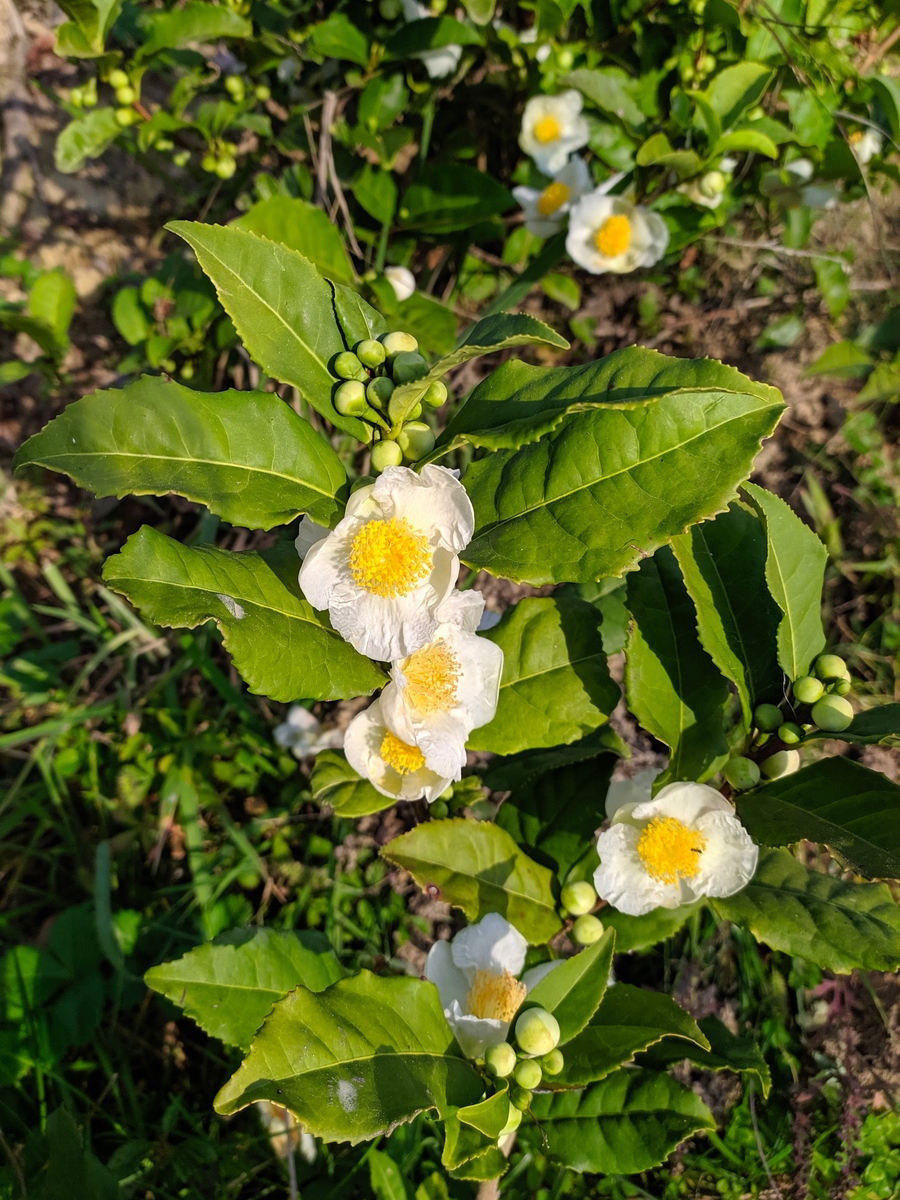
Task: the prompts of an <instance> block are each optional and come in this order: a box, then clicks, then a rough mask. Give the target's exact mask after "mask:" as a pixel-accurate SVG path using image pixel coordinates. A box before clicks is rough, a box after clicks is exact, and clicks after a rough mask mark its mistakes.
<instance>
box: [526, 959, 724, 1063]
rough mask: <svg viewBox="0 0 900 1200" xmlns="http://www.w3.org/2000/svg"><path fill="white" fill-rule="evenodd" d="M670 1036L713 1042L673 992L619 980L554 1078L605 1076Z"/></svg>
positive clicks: (699, 1043) (697, 1042)
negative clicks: (664, 991) (679, 1004)
mask: <svg viewBox="0 0 900 1200" xmlns="http://www.w3.org/2000/svg"><path fill="white" fill-rule="evenodd" d="M559 969H560V968H557V970H559ZM553 974H555V972H551V974H550V976H548V978H552V975H553ZM536 990H537V989H535V991H536ZM532 995H533V993H532ZM529 998H530V997H529ZM665 1037H677V1038H681V1039H686V1041H687V1042H693V1043H694V1044H695V1045H697V1046H701V1047H703V1048H704V1049H708V1046H709V1043H708V1042H707V1040H706V1038H705V1037H704V1035H703V1034H702V1033H701V1031H700V1029H699V1027H698V1025H697V1023H696V1022H695V1021H694V1019H693V1017H691V1016H689V1015H688V1013H686V1012H685V1011H684V1009H683V1008H680V1007H679V1006H678V1005H677V1004H676V1003H675V1001H674V1000H673V999H672V997H671V996H666V995H664V994H663V993H662V992H648V991H646V990H645V989H644V988H638V987H632V986H631V984H628V983H617V984H616V985H615V987H612V988H609V990H608V991H607V992H606V993H605V994H604V996H603V998H602V1001H601V1003H600V1007H599V1008H598V1009H597V1010H596V1012H595V1013H594V1015H593V1017H592V1018H591V1020H590V1022H589V1023H588V1025H587V1027H586V1028H585V1029H583V1030H582V1031H581V1032H580V1033H579V1034H578V1036H577V1037H576V1038H574V1039H573V1040H572V1041H571V1042H570V1043H569V1045H568V1046H567V1047H566V1052H565V1056H564V1057H565V1060H566V1065H565V1066H564V1067H563V1069H562V1072H561V1074H559V1075H557V1076H555V1077H554V1078H553V1081H552V1082H553V1084H554V1086H555V1085H559V1086H560V1087H573V1086H579V1085H582V1084H586V1083H592V1082H594V1081H595V1080H597V1079H603V1077H604V1076H606V1075H609V1073H610V1072H611V1071H615V1070H616V1069H617V1068H618V1067H620V1066H622V1064H623V1063H629V1062H631V1061H632V1059H633V1058H634V1056H635V1055H636V1054H639V1053H641V1052H642V1051H644V1050H646V1049H647V1047H648V1046H652V1045H653V1044H654V1043H655V1042H658V1041H660V1040H661V1039H662V1038H665ZM684 1054H687V1049H685V1050H684Z"/></svg>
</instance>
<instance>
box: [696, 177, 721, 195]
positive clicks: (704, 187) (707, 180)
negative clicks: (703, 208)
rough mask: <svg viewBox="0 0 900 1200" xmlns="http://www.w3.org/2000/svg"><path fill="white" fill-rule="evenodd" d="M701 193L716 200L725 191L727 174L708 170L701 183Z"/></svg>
mask: <svg viewBox="0 0 900 1200" xmlns="http://www.w3.org/2000/svg"><path fill="white" fill-rule="evenodd" d="M698 186H699V188H700V193H701V195H703V196H706V198H707V199H708V200H714V199H715V198H716V196H721V195H722V193H723V192H724V191H725V176H724V175H723V174H722V172H721V171H707V172H706V174H705V175H704V176H703V177H702V178H701V180H700V183H699V185H698Z"/></svg>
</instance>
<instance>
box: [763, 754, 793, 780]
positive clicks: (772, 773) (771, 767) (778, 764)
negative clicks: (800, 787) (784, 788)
mask: <svg viewBox="0 0 900 1200" xmlns="http://www.w3.org/2000/svg"><path fill="white" fill-rule="evenodd" d="M799 768H800V752H799V750H779V751H778V752H777V753H775V754H771V755H770V756H769V757H768V758H766V759H764V760H763V762H762V765H761V767H760V770H761V771H762V773H763V775H765V777H766V779H780V778H781V777H782V775H793V773H794V772H795V771H797V770H799Z"/></svg>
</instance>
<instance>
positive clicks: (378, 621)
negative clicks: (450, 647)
mask: <svg viewBox="0 0 900 1200" xmlns="http://www.w3.org/2000/svg"><path fill="white" fill-rule="evenodd" d="M311 524H312V522H310V525H311ZM474 528H475V514H474V512H473V510H472V503H471V501H470V500H469V497H468V495H467V494H466V489H465V488H464V487H463V486H462V484H461V483H460V482H459V480H458V479H457V478H456V474H455V473H454V472H453V471H448V470H447V468H446V467H438V466H434V465H433V464H429V465H428V466H425V467H423V468H422V471H421V474H417V473H416V472H415V471H412V470H410V469H409V467H388V468H387V470H386V471H384V472H383V473H382V474H381V475H380V476H379V477H378V479H377V480H376V482H375V483H372V484H369V485H367V486H366V487H361V488H359V489H358V490H357V491H355V492H354V493H353V494H352V495H351V497H350V499H349V501H348V503H347V509H346V512H345V514H344V516H343V518H342V520H341V521H340V522H339V523H338V525H337V527H336V528H335V529H334V530H332V532H331V533H329V534H328V535H327V536H326V537H323V538H321V539H320V540H319V541H316V542H315V543H314V544H313V545H312V546H311V547H310V548H309V549H307V550H306V557H305V559H304V562H303V566H302V567H301V568H300V588H301V591H302V592H303V594H304V596H305V597H306V599H307V600H308V601H309V602H310V604H311V605H312V606H313V608H318V609H326V608H327V609H328V614H329V616H330V617H331V623H332V625H333V626H334V628H335V629H336V630H337V632H338V633H340V634H341V636H342V637H344V638H346V640H347V641H348V642H350V644H351V645H353V646H355V647H356V649H357V650H359V651H360V653H362V654H367V655H368V656H369V658H375V659H379V660H382V661H391V662H394V661H396V660H397V659H400V658H405V657H406V656H407V655H408V654H412V653H413V651H414V650H418V649H419V647H420V646H424V645H425V643H426V642H427V641H428V640H429V639H430V638H431V637H432V636H433V635H434V631H435V629H436V628H437V626H438V624H439V623H440V620H439V617H438V616H437V609H438V607H439V606H440V605H441V603H442V602H443V601H445V600H446V599H447V597H448V596H449V595H450V593H451V591H452V590H453V585H454V584H455V583H456V577H457V575H458V574H459V559H458V558H457V555H458V554H459V552H460V551H461V550H462V549H463V548H464V547H465V546H466V544H467V543H468V542H469V540H470V539H471V537H472V533H473V531H474ZM308 530H309V527H308V526H307V527H306V529H304V526H303V525H301V537H300V538H298V550H300V552H301V553H302V547H303V545H309V540H310V539H309V536H308ZM301 538H302V540H301Z"/></svg>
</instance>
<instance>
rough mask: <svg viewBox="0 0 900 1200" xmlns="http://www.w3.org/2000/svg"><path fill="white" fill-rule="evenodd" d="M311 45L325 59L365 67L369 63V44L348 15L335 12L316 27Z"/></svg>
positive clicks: (313, 30)
mask: <svg viewBox="0 0 900 1200" xmlns="http://www.w3.org/2000/svg"><path fill="white" fill-rule="evenodd" d="M309 42H310V45H311V46H312V48H313V50H315V51H316V53H317V54H321V55H322V57H323V58H339V59H343V60H344V61H345V62H353V63H356V64H357V65H358V66H360V67H365V66H366V65H367V64H368V61H369V43H368V40H367V38H366V35H365V34H364V33H363V32H362V30H360V29H357V27H356V26H355V25H354V24H353V22H352V21H351V20H350V18H349V17H348V16H347V14H346V13H342V12H335V13H332V14H331V16H330V17H329V18H328V19H327V20H326V21H322V22H321V24H319V25H314V26H313V29H312V32H311V33H310V37H309Z"/></svg>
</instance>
